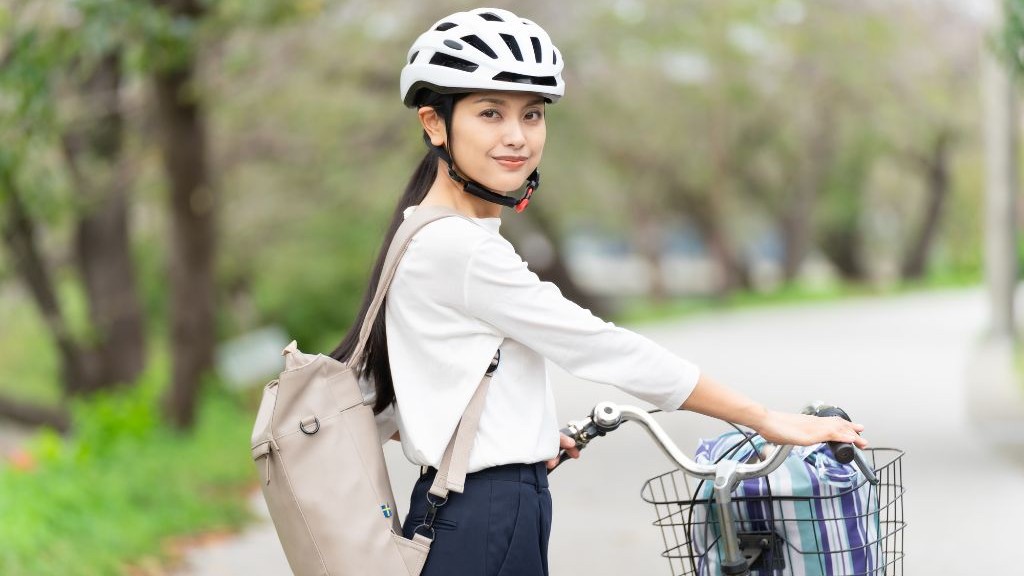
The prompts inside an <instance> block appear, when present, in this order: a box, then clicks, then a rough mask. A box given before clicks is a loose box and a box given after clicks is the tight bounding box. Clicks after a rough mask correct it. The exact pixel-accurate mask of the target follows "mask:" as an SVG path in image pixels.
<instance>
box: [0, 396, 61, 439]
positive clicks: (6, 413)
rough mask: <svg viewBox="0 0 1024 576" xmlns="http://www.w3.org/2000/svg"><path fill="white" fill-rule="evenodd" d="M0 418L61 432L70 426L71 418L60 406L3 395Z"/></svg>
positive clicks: (0, 398) (0, 399)
mask: <svg viewBox="0 0 1024 576" xmlns="http://www.w3.org/2000/svg"><path fill="white" fill-rule="evenodd" d="M0 418H4V419H7V420H11V421H14V422H18V423H19V424H27V425H29V426H49V427H51V428H53V429H54V430H56V431H58V432H61V433H64V432H67V431H68V430H69V429H70V428H71V418H70V416H69V415H68V413H67V411H66V410H64V409H62V408H50V407H46V406H36V405H34V404H29V403H26V402H22V401H21V400H16V399H14V398H8V397H4V396H0Z"/></svg>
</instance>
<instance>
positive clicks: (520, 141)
mask: <svg viewBox="0 0 1024 576" xmlns="http://www.w3.org/2000/svg"><path fill="white" fill-rule="evenodd" d="M502 144H504V145H505V146H509V147H512V148H520V147H522V146H523V145H524V144H526V134H525V132H524V131H523V126H522V125H521V124H520V123H519V122H517V121H512V122H508V123H507V124H506V126H505V134H504V137H503V138H502Z"/></svg>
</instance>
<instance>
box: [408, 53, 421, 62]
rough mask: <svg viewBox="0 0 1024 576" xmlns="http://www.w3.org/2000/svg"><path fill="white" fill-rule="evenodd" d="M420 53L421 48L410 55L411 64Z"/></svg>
mask: <svg viewBox="0 0 1024 576" xmlns="http://www.w3.org/2000/svg"><path fill="white" fill-rule="evenodd" d="M419 55H420V51H419V50H417V51H415V52H413V53H412V56H410V57H409V64H412V63H413V62H415V61H416V57H417V56H419Z"/></svg>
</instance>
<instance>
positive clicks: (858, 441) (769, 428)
mask: <svg viewBox="0 0 1024 576" xmlns="http://www.w3.org/2000/svg"><path fill="white" fill-rule="evenodd" d="M752 428H754V430H756V431H757V433H758V434H760V435H761V436H762V437H763V438H764V439H765V440H767V441H769V442H771V443H773V444H794V445H797V446H808V445H811V444H817V443H819V442H830V441H831V442H849V443H851V444H854V445H856V446H857V447H858V448H860V449H864V448H867V446H868V441H867V440H866V439H864V437H862V436H861V435H860V432H863V431H864V426H862V425H861V424H857V423H855V422H848V421H846V420H844V419H842V418H840V417H838V416H830V417H827V418H821V417H818V416H808V415H807V414H791V413H788V412H775V411H771V410H768V411H766V412H765V413H764V416H763V417H762V418H761V419H760V421H759V422H755V423H752Z"/></svg>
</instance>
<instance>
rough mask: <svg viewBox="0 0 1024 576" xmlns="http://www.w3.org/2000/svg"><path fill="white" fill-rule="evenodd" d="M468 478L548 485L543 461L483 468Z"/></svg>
mask: <svg viewBox="0 0 1024 576" xmlns="http://www.w3.org/2000/svg"><path fill="white" fill-rule="evenodd" d="M436 474H437V470H436V469H435V468H433V467H429V468H426V470H425V471H423V472H421V474H420V476H430V477H434V475H436ZM470 480H504V481H506V482H523V483H525V484H530V485H533V486H538V487H541V488H547V487H548V470H547V467H546V466H545V463H544V462H537V463H536V464H504V465H502V466H493V467H491V468H484V469H483V470H480V471H478V472H471V473H469V474H467V475H466V481H467V482H469V481H470Z"/></svg>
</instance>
